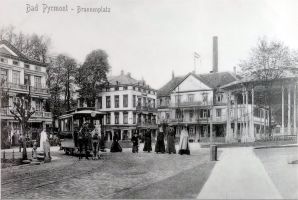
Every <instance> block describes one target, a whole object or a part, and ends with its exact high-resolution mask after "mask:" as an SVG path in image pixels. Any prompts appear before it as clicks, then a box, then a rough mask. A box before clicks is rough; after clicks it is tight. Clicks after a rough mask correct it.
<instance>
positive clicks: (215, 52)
mask: <svg viewBox="0 0 298 200" xmlns="http://www.w3.org/2000/svg"><path fill="white" fill-rule="evenodd" d="M213 72H214V73H215V72H218V39H217V36H213Z"/></svg>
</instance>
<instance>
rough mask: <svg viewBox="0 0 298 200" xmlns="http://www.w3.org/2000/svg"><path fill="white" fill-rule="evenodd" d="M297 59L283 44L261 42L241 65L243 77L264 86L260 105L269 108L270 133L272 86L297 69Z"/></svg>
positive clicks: (270, 127) (270, 125)
mask: <svg viewBox="0 0 298 200" xmlns="http://www.w3.org/2000/svg"><path fill="white" fill-rule="evenodd" d="M296 63H297V57H296V56H295V54H294V53H293V52H292V51H291V50H290V49H289V48H288V47H287V46H285V45H284V44H283V43H282V42H279V41H268V40H267V39H261V40H259V43H258V45H257V47H255V48H253V49H252V52H251V55H250V57H249V59H247V60H245V61H242V62H241V63H240V65H239V66H240V68H241V71H242V76H243V77H250V78H251V79H252V80H255V81H261V82H262V85H263V86H264V88H265V89H264V91H263V92H262V99H259V101H258V102H259V103H261V104H264V105H267V106H268V107H269V133H270V134H271V132H272V124H271V122H272V105H273V101H272V100H273V99H274V98H272V97H273V90H272V84H273V83H274V81H275V80H278V79H280V78H283V77H285V76H286V75H287V72H288V70H287V69H289V68H295V67H296V66H295V64H296Z"/></svg>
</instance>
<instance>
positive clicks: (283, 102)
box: [281, 85, 285, 135]
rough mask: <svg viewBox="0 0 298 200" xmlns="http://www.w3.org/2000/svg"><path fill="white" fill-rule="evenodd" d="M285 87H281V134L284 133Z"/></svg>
mask: <svg viewBox="0 0 298 200" xmlns="http://www.w3.org/2000/svg"><path fill="white" fill-rule="evenodd" d="M284 97H285V88H284V86H283V85H282V87H281V134H283V135H284V134H285V110H284V109H285V100H284Z"/></svg>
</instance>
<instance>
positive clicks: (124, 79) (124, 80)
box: [108, 74, 139, 85]
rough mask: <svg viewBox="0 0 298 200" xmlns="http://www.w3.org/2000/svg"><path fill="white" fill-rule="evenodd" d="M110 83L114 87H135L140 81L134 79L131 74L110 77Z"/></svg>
mask: <svg viewBox="0 0 298 200" xmlns="http://www.w3.org/2000/svg"><path fill="white" fill-rule="evenodd" d="M108 81H109V83H110V84H112V85H117V83H118V84H122V85H135V84H138V82H139V81H138V80H136V79H134V78H132V77H131V76H130V75H129V74H121V75H119V76H110V77H108Z"/></svg>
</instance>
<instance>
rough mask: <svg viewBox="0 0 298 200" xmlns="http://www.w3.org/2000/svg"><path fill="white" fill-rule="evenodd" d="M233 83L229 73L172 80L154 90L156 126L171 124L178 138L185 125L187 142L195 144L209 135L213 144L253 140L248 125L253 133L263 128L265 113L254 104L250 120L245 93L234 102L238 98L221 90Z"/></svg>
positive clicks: (249, 108)
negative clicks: (253, 129) (157, 124)
mask: <svg viewBox="0 0 298 200" xmlns="http://www.w3.org/2000/svg"><path fill="white" fill-rule="evenodd" d="M237 80H238V78H237V77H236V76H235V75H234V74H232V73H229V72H216V73H209V74H193V73H189V74H188V75H186V76H184V77H173V78H172V80H171V81H170V82H169V83H167V84H166V85H165V86H164V87H162V88H161V89H160V90H159V91H158V121H159V123H160V124H166V125H168V124H171V125H173V126H174V127H175V128H176V135H177V136H178V137H179V133H180V130H181V127H182V126H185V125H186V126H187V128H188V131H189V135H190V140H192V141H197V142H206V141H210V136H212V137H211V139H212V140H214V142H236V141H242V142H250V141H254V137H250V135H249V131H248V130H249V126H251V127H252V126H253V125H252V123H253V124H254V126H255V127H256V128H255V129H256V133H257V132H258V131H261V128H263V129H265V128H264V126H265V127H266V126H268V120H267V121H266V119H267V118H268V110H266V108H265V109H262V108H258V107H256V105H254V109H255V110H256V111H258V112H255V113H256V115H255V116H254V117H252V115H251V113H252V112H251V111H252V107H251V103H250V104H249V102H251V98H250V99H249V98H248V97H247V96H246V94H247V95H248V93H243V94H245V95H244V96H241V97H244V98H242V99H241V100H238V101H235V100H236V99H240V98H241V97H240V96H239V95H232V94H231V92H230V91H229V90H223V89H222V88H221V87H222V86H224V85H227V84H229V83H233V82H235V81H237ZM249 100H250V101H249ZM228 110H229V111H230V112H228ZM260 113H261V114H260ZM266 116H267V118H266ZM252 119H254V120H252ZM262 125H263V126H262ZM257 128H258V129H257ZM211 130H212V135H210V132H211ZM231 135H232V136H233V137H231Z"/></svg>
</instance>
